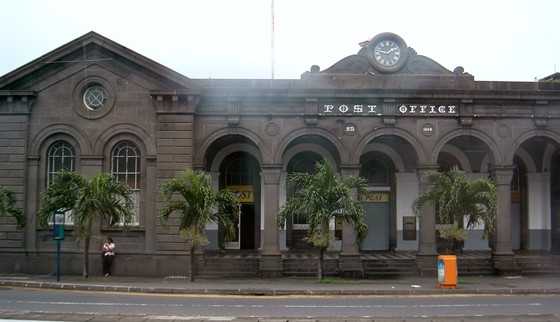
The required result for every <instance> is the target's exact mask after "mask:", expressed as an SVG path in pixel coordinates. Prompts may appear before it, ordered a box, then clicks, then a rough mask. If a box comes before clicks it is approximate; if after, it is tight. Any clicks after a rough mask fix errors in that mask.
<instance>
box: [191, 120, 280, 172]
mask: <svg viewBox="0 0 560 322" xmlns="http://www.w3.org/2000/svg"><path fill="white" fill-rule="evenodd" d="M230 135H239V136H242V137H244V138H246V139H248V140H249V141H251V142H253V144H254V145H256V147H257V148H258V150H259V153H261V154H262V156H265V157H266V159H264V158H263V157H261V156H259V158H258V159H257V160H262V162H265V163H270V161H271V160H269V159H268V158H269V156H270V155H271V154H270V153H262V152H261V151H265V152H268V149H267V148H266V146H267V145H266V144H265V143H264V141H263V140H262V139H261V137H260V136H259V135H257V134H256V133H255V132H253V131H250V130H248V129H245V128H241V127H234V128H229V127H228V128H222V129H219V130H217V131H215V132H213V133H211V134H210V135H208V137H207V138H206V139H204V141H203V142H202V144H200V147H199V148H198V149H197V151H196V154H195V155H194V160H193V161H194V162H193V165H196V166H199V167H200V166H203V164H204V163H205V159H206V154H207V153H208V149H209V148H210V146H212V144H213V143H214V142H216V141H217V140H218V139H221V138H223V137H226V136H230Z"/></svg>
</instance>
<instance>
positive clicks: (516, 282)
mask: <svg viewBox="0 0 560 322" xmlns="http://www.w3.org/2000/svg"><path fill="white" fill-rule="evenodd" d="M0 286H10V287H27V288H39V289H68V290H81V291H103V292H126V293H157V294H200V295H203V294H207V295H251V296H258V295H263V296H278V295H438V294H442V295H450V294H467V295H476V294H487V295H502V294H513V295H524V294H527V295H538V294H554V295H559V294H560V276H506V277H504V276H466V277H459V283H458V286H457V288H456V289H439V288H436V278H435V277H416V276H406V277H388V278H385V277H384V278H376V279H342V278H335V277H333V278H326V279H325V280H323V281H321V282H319V281H317V280H316V279H314V278H296V277H282V278H274V279H260V278H252V279H197V280H196V281H195V282H190V281H189V280H188V278H186V277H180V276H174V277H173V276H171V277H164V278H161V277H159V278H157V277H120V276H111V277H108V278H105V277H98V276H93V277H89V278H87V279H84V278H83V277H81V276H62V277H61V281H60V282H57V281H56V278H55V277H54V276H52V275H21V274H17V275H9V274H4V275H0Z"/></svg>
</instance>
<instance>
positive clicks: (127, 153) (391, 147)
mask: <svg viewBox="0 0 560 322" xmlns="http://www.w3.org/2000/svg"><path fill="white" fill-rule="evenodd" d="M559 144H560V84H559V83H558V82H556V81H554V80H547V81H540V82H487V81H475V80H474V77H473V76H472V75H470V74H468V73H465V72H464V70H463V68H461V67H457V68H455V69H454V71H450V70H447V69H446V68H444V67H443V66H441V65H439V64H438V63H437V62H435V61H434V60H432V59H430V58H428V57H425V56H422V55H420V54H417V53H416V52H415V51H414V49H412V48H411V47H408V46H407V45H406V43H405V42H404V40H403V39H401V38H400V37H399V36H397V35H394V34H391V33H384V34H380V35H377V36H376V37H374V38H373V39H372V40H370V41H367V42H364V43H362V44H360V48H358V53H357V54H355V55H350V56H348V57H346V58H344V59H342V60H340V61H339V62H337V63H335V64H334V65H333V66H331V67H330V68H328V69H326V70H323V71H321V70H320V69H319V67H318V66H312V67H311V69H310V71H308V72H305V73H304V74H303V75H302V76H301V78H300V79H290V80H269V79H266V80H263V79H258V80H257V79H252V80H221V79H190V78H188V77H185V76H183V75H180V74H178V73H176V72H174V71H172V70H170V69H168V68H166V67H164V66H162V65H160V64H158V63H156V62H154V61H151V60H150V59H148V58H146V57H143V56H141V55H140V54H138V53H135V52H133V51H131V50H130V49H127V48H125V47H123V46H121V45H119V44H117V43H115V42H113V41H111V40H110V39H107V38H105V37H103V36H101V35H99V34H96V33H94V32H90V33H88V34H86V35H84V36H82V37H80V38H78V39H76V40H73V41H71V42H70V43H68V44H66V45H63V46H62V47H60V48H58V49H56V50H54V51H52V52H50V53H48V54H46V55H44V56H42V57H40V58H38V59H37V60H35V61H32V62H30V63H29V64H27V65H25V66H22V67H21V68H19V69H17V70H15V71H13V72H11V73H8V74H6V75H4V76H2V77H1V78H0V184H1V185H4V186H6V187H8V188H10V189H12V190H13V191H15V192H16V194H17V199H18V203H19V206H21V207H22V208H23V209H24V211H25V214H26V219H27V225H26V227H25V228H24V229H20V228H18V227H16V224H15V221H14V220H12V218H7V217H0V253H2V258H3V260H2V262H1V263H0V271H2V272H29V273H47V272H50V271H51V270H52V267H53V264H52V263H53V258H54V253H53V250H54V249H55V244H54V242H53V241H52V235H51V231H49V230H48V228H44V227H39V226H38V225H37V220H36V212H37V210H38V209H39V203H40V195H41V193H42V192H44V191H45V190H46V187H47V186H48V184H49V182H50V181H51V180H52V176H53V175H55V174H56V173H57V172H58V171H61V170H62V169H66V170H72V171H77V172H80V173H82V174H84V175H93V174H96V173H98V172H100V171H106V172H110V173H112V174H113V175H114V176H115V177H117V178H118V180H120V181H122V182H126V183H127V184H128V185H129V186H130V187H131V188H132V189H133V191H134V199H135V202H136V203H135V214H136V221H135V225H134V226H133V227H132V228H130V229H129V230H127V231H123V230H122V229H121V228H120V227H118V226H116V227H115V226H112V227H109V226H107V225H105V224H99V225H98V227H96V235H97V236H96V238H94V240H93V244H92V249H99V248H100V245H101V242H102V239H103V237H104V236H106V235H111V236H112V237H113V239H114V240H115V241H116V244H117V247H118V254H119V255H118V258H117V261H116V263H115V265H116V269H117V274H124V275H156V276H160V275H177V274H184V272H185V266H187V265H188V260H187V259H186V256H187V252H186V250H187V248H186V245H185V242H184V241H183V240H182V239H181V237H180V236H179V235H178V232H177V224H178V223H177V221H174V220H171V221H170V222H169V223H168V224H163V223H161V221H160V220H159V216H158V213H159V208H160V203H159V202H160V197H159V187H160V185H161V183H162V182H163V181H165V180H166V179H169V178H171V177H173V176H174V175H176V174H177V173H178V172H180V171H182V170H185V169H187V168H193V169H200V170H205V171H208V172H210V173H211V175H212V178H213V184H214V185H215V187H216V188H226V187H228V188H230V189H232V190H234V191H236V192H238V193H239V194H240V195H241V199H242V206H241V209H240V211H241V216H240V222H239V225H238V227H239V230H238V234H237V236H236V238H233V239H229V240H227V239H225V238H224V236H223V234H222V233H221V230H220V227H218V225H209V226H208V227H207V234H208V237H209V240H210V243H209V245H208V246H207V247H206V248H205V250H204V252H205V255H206V256H204V259H203V261H202V262H201V263H200V265H205V266H204V269H201V271H202V272H205V271H206V272H217V273H216V274H218V273H220V272H222V273H227V275H229V276H235V275H244V274H248V275H253V274H255V275H257V274H259V275H277V274H282V272H284V273H285V274H292V273H294V274H297V273H298V272H299V273H302V272H303V273H304V272H305V271H306V267H310V268H309V269H311V270H313V269H314V266H313V265H308V264H309V261H311V260H313V259H312V258H310V257H309V256H307V254H311V253H312V252H313V250H312V249H310V248H309V246H307V244H306V243H305V242H304V241H303V240H302V238H303V236H304V235H305V231H306V230H305V229H306V224H305V222H304V221H302V220H300V219H297V218H296V219H294V220H293V222H289V223H287V224H286V227H285V228H278V226H277V224H276V215H277V213H278V211H279V209H281V207H282V205H283V204H284V203H285V201H286V199H287V198H289V196H290V193H291V192H292V191H293V189H294V187H291V186H290V185H288V184H287V183H286V177H287V175H288V174H289V173H290V172H294V171H310V169H312V167H313V165H314V163H315V162H316V161H318V160H326V161H327V162H329V163H330V164H332V165H333V166H334V167H335V168H336V169H337V171H339V172H340V173H341V174H342V175H360V176H363V177H364V178H366V179H367V181H368V194H367V195H366V196H364V197H363V198H362V202H363V204H364V208H365V210H366V223H367V224H368V226H369V233H368V236H367V237H366V239H365V240H364V241H363V243H362V244H361V245H360V246H357V245H356V244H355V243H354V236H353V230H352V227H348V226H347V225H346V224H342V223H337V222H333V223H332V225H331V229H332V234H333V238H334V242H333V243H332V246H331V249H330V250H329V254H330V255H329V257H328V261H327V265H328V267H327V271H328V272H331V273H335V274H336V273H341V274H350V275H362V274H364V271H367V270H368V267H369V266H368V265H369V264H367V261H368V258H372V257H371V256H373V257H375V256H378V257H376V258H378V259H379V258H406V259H409V261H408V262H407V263H408V264H409V265H410V263H412V264H411V265H413V266H414V270H416V268H417V269H418V270H419V271H420V272H430V271H433V270H434V269H435V264H434V263H435V255H436V254H437V245H438V240H437V238H436V227H438V225H443V224H445V223H439V222H436V219H435V218H436V216H435V210H434V208H433V207H432V208H431V209H424V211H423V213H422V215H421V216H418V217H416V216H414V214H413V213H412V210H411V205H412V202H413V201H414V200H415V198H416V197H417V196H418V194H419V193H420V192H421V191H424V190H426V189H428V188H429V187H428V185H427V182H426V174H427V173H428V172H429V171H433V170H446V169H449V168H451V167H454V166H457V167H459V168H460V169H462V170H464V171H465V172H467V174H468V176H469V177H472V178H476V177H492V178H494V179H495V180H496V182H497V196H498V216H497V232H496V240H495V247H494V251H493V252H492V253H491V250H490V247H489V244H488V241H486V240H484V239H483V238H482V230H483V227H482V226H481V227H477V228H476V229H471V230H469V231H468V239H467V240H466V241H465V245H464V249H465V250H466V251H473V252H475V253H477V254H487V255H488V257H490V256H491V261H490V263H491V265H493V266H494V268H496V269H497V270H499V271H511V270H516V269H518V267H519V261H518V260H517V258H520V256H522V255H524V254H545V255H546V256H547V257H548V255H550V254H553V253H557V252H560V149H559ZM69 220H71V216H69ZM67 236H69V237H67V238H66V240H65V241H64V244H63V246H62V248H63V251H64V255H63V256H64V257H63V258H64V263H65V265H64V270H66V271H67V272H74V273H78V272H79V271H80V267H81V266H80V263H81V255H80V248H79V247H80V245H79V244H78V243H76V241H75V240H74V239H73V238H72V226H71V225H68V226H67ZM380 254H381V255H380ZM383 254H386V256H385V257H384V255H383ZM91 256H92V261H93V266H92V267H94V272H95V270H96V269H99V270H100V268H101V265H100V264H99V265H96V263H97V261H98V260H99V259H100V258H99V256H98V254H95V253H94V254H92V255H91ZM391 256H393V257H391ZM410 260H412V261H410ZM393 264H394V263H393V262H391V263H390V265H393ZM394 265H398V264H394Z"/></svg>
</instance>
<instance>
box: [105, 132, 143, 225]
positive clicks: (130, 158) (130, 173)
mask: <svg viewBox="0 0 560 322" xmlns="http://www.w3.org/2000/svg"><path fill="white" fill-rule="evenodd" d="M111 175H112V176H113V177H114V178H115V179H117V181H119V182H121V183H124V184H126V185H127V186H128V187H129V188H130V190H131V191H132V195H131V198H132V202H133V204H134V208H133V214H134V215H133V218H132V222H131V224H132V225H139V224H140V191H141V190H140V188H141V173H140V152H139V151H138V148H137V147H136V146H135V145H134V144H133V143H132V142H129V141H124V142H120V143H119V144H117V145H116V146H115V147H114V148H113V151H112V153H111Z"/></svg>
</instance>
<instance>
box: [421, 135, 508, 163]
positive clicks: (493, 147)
mask: <svg viewBox="0 0 560 322" xmlns="http://www.w3.org/2000/svg"><path fill="white" fill-rule="evenodd" d="M460 136H472V137H475V138H477V139H479V140H481V141H482V142H484V143H485V144H486V147H487V148H488V150H489V152H490V153H491V154H492V157H493V160H494V163H495V164H501V163H502V161H503V159H502V155H501V153H500V150H499V149H498V145H497V144H496V142H495V141H494V139H492V138H491V137H490V136H489V135H488V134H486V133H484V132H482V131H480V130H477V129H456V130H453V131H451V132H449V133H447V134H446V135H444V136H443V137H442V138H440V139H439V141H438V142H437V143H436V145H435V146H434V149H433V150H432V155H431V159H430V161H431V162H433V163H436V162H437V159H438V155H439V152H440V151H441V149H442V148H443V147H444V146H445V145H446V144H447V143H449V142H450V141H451V140H453V139H454V138H457V137H460ZM512 161H513V159H512Z"/></svg>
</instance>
